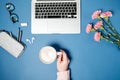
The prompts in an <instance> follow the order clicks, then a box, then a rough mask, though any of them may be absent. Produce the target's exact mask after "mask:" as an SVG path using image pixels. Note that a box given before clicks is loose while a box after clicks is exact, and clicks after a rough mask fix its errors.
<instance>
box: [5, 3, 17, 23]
mask: <svg viewBox="0 0 120 80" xmlns="http://www.w3.org/2000/svg"><path fill="white" fill-rule="evenodd" d="M6 9H7V10H8V11H9V14H10V19H11V20H12V22H13V23H16V22H18V21H19V17H18V15H17V14H16V13H13V11H14V10H15V6H14V5H13V4H12V3H6Z"/></svg>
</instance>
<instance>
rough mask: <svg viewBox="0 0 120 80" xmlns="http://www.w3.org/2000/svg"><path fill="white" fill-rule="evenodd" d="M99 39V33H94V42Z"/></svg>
mask: <svg viewBox="0 0 120 80" xmlns="http://www.w3.org/2000/svg"><path fill="white" fill-rule="evenodd" d="M100 38H101V33H100V32H96V33H95V35H94V40H95V41H100Z"/></svg>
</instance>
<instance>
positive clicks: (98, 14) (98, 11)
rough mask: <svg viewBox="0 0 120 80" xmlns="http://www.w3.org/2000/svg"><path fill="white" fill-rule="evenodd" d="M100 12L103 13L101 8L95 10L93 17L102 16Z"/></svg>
mask: <svg viewBox="0 0 120 80" xmlns="http://www.w3.org/2000/svg"><path fill="white" fill-rule="evenodd" d="M100 14H101V10H97V11H95V12H94V13H93V15H92V19H96V18H98V17H99V16H100Z"/></svg>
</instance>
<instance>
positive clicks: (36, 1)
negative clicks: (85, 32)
mask: <svg viewBox="0 0 120 80" xmlns="http://www.w3.org/2000/svg"><path fill="white" fill-rule="evenodd" d="M31 16H32V17H31V33H32V34H56V33H57V34H79V33H80V22H81V21H80V0H32V2H31Z"/></svg>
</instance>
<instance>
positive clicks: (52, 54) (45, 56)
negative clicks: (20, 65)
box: [39, 46, 62, 64]
mask: <svg viewBox="0 0 120 80" xmlns="http://www.w3.org/2000/svg"><path fill="white" fill-rule="evenodd" d="M60 54H62V53H61V52H57V51H56V50H55V49H54V48H53V47H51V46H45V47H43V48H42V49H41V50H40V52H39V59H40V60H41V61H42V62H43V63H45V64H51V63H52V62H54V61H55V60H56V58H57V55H60Z"/></svg>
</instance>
